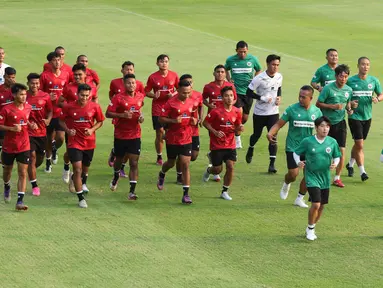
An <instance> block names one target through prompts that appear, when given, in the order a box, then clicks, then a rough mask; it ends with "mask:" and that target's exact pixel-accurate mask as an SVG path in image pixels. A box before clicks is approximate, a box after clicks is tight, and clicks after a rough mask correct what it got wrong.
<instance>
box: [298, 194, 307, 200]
mask: <svg viewBox="0 0 383 288" xmlns="http://www.w3.org/2000/svg"><path fill="white" fill-rule="evenodd" d="M303 197H305V195H302V194H301V193H298V197H297V198H298V199H299V200H303Z"/></svg>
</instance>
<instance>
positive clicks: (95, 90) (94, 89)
mask: <svg viewBox="0 0 383 288" xmlns="http://www.w3.org/2000/svg"><path fill="white" fill-rule="evenodd" d="M91 93H92V99H93V100H94V99H97V97H98V96H97V88H96V87H93V86H92V90H91Z"/></svg>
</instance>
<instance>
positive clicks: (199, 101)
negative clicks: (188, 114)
mask: <svg viewBox="0 0 383 288" xmlns="http://www.w3.org/2000/svg"><path fill="white" fill-rule="evenodd" d="M190 98H191V99H192V100H193V112H194V113H195V115H196V117H198V118H199V115H198V110H199V108H200V107H202V106H203V98H202V94H201V93H200V92H198V91H194V90H193V92H192V95H191V96H190ZM192 136H199V128H198V123H197V125H193V126H192Z"/></svg>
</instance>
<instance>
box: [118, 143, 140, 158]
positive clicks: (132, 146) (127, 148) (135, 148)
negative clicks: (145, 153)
mask: <svg viewBox="0 0 383 288" xmlns="http://www.w3.org/2000/svg"><path fill="white" fill-rule="evenodd" d="M140 153H141V138H136V139H129V140H124V139H116V138H114V154H116V156H117V157H124V156H125V154H135V155H140Z"/></svg>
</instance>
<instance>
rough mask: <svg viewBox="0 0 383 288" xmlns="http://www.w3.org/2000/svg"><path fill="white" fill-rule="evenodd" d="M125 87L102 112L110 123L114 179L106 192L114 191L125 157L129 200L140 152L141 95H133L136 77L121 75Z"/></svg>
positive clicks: (133, 195)
mask: <svg viewBox="0 0 383 288" xmlns="http://www.w3.org/2000/svg"><path fill="white" fill-rule="evenodd" d="M124 81H125V88H124V91H125V92H123V93H120V94H117V95H115V96H114V97H113V99H112V101H111V103H110V104H109V106H108V109H107V111H106V117H107V118H113V119H114V120H115V121H114V153H115V155H116V160H115V161H114V177H113V179H112V181H111V182H110V189H111V190H112V191H116V189H117V182H118V179H119V178H120V169H121V166H122V163H123V160H124V158H125V156H127V158H128V160H129V167H130V171H129V180H130V191H129V195H128V199H129V200H136V199H137V195H136V193H135V189H136V185H137V180H138V160H139V158H140V153H141V123H143V122H144V117H143V116H142V113H141V108H142V106H143V105H144V98H145V95H144V94H142V93H140V92H136V77H135V76H134V74H126V75H125V76H124Z"/></svg>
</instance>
